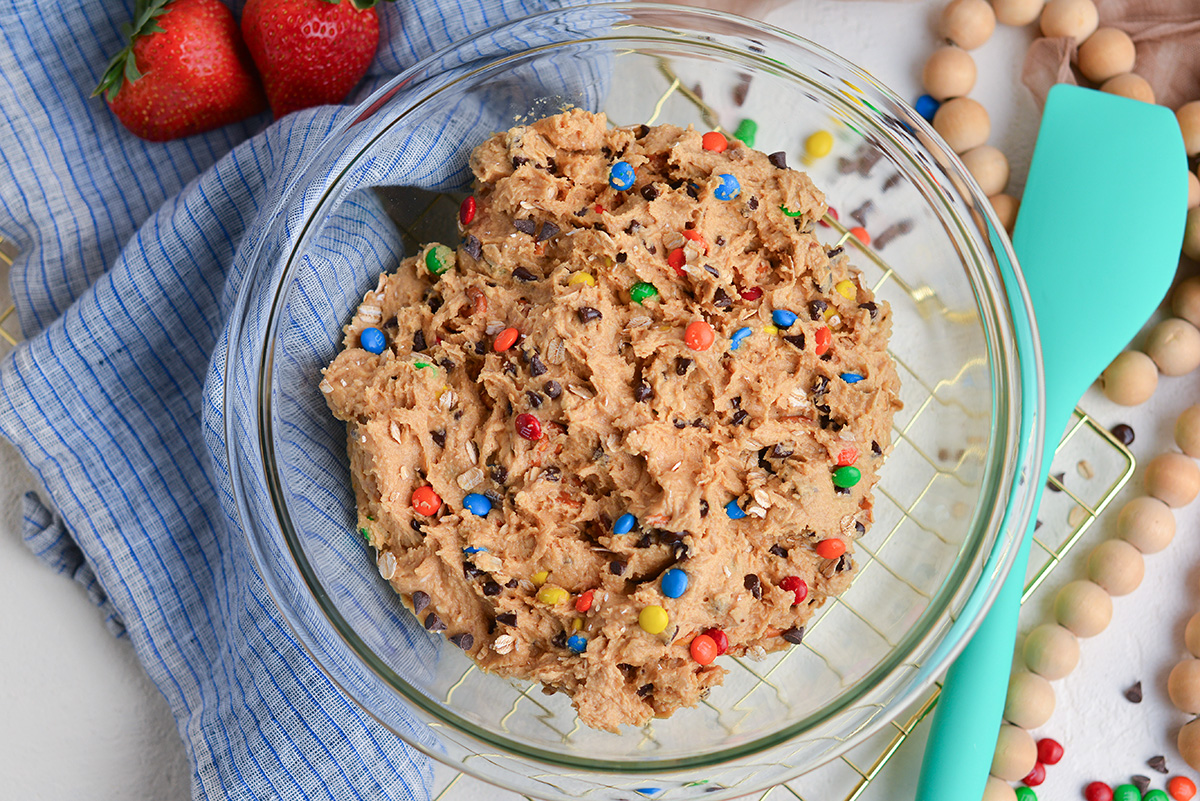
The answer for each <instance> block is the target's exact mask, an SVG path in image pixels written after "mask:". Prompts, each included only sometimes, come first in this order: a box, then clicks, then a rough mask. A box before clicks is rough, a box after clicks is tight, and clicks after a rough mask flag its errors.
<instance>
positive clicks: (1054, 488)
mask: <svg viewBox="0 0 1200 801" xmlns="http://www.w3.org/2000/svg"><path fill="white" fill-rule="evenodd" d="M1066 477H1067V474H1066V473H1055V474H1054V475H1053V476H1051V478H1053V479H1054V480H1055V481H1057V482H1058V484H1057V485H1055V484H1054V483H1053V482H1050V481H1047V482H1046V489H1048V490H1050V491H1051V492H1062V484H1063V479H1065V478H1066Z"/></svg>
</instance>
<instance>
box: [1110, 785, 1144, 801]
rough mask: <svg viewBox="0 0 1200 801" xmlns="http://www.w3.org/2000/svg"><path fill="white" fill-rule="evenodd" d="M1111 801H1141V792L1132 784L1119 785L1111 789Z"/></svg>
mask: <svg viewBox="0 0 1200 801" xmlns="http://www.w3.org/2000/svg"><path fill="white" fill-rule="evenodd" d="M1113 801H1142V791H1141V790H1139V789H1138V788H1137V787H1135V786H1134V785H1132V784H1119V785H1117V786H1116V787H1114V788H1113Z"/></svg>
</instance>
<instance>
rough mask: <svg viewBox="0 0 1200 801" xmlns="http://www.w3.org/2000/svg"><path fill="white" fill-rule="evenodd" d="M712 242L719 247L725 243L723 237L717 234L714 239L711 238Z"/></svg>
mask: <svg viewBox="0 0 1200 801" xmlns="http://www.w3.org/2000/svg"><path fill="white" fill-rule="evenodd" d="M713 243H714V244H716V246H717V247H720V246H721V245H724V244H725V237H723V236H718V237H717V238H716V239H714V240H713Z"/></svg>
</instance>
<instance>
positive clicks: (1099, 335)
mask: <svg viewBox="0 0 1200 801" xmlns="http://www.w3.org/2000/svg"><path fill="white" fill-rule="evenodd" d="M1186 172H1187V158H1186V156H1185V154H1184V150H1183V138H1182V136H1181V134H1180V132H1179V125H1178V124H1177V123H1176V121H1175V116H1174V115H1173V114H1172V113H1171V112H1170V111H1169V110H1168V109H1165V108H1162V107H1161V106H1151V105H1148V104H1146V103H1139V102H1137V101H1134V100H1127V99H1125V98H1122V97H1116V96H1114V95H1109V94H1103V93H1101V92H1096V91H1093V90H1091V89H1081V88H1079V87H1075V86H1065V85H1060V86H1056V87H1054V88H1053V89H1052V90H1051V91H1050V95H1049V97H1048V98H1047V100H1046V109H1045V111H1044V112H1043V114H1042V126H1041V130H1040V131H1039V133H1038V139H1037V145H1036V147H1035V149H1034V153H1033V162H1032V164H1031V165H1030V169H1029V180H1028V182H1027V183H1026V186H1025V196H1024V198H1023V199H1022V201H1021V210H1020V213H1019V214H1018V216H1017V224H1016V229H1015V230H1014V232H1013V250H1014V251H1015V252H1016V255H1017V261H1018V262H1019V264H1020V267H1021V271H1022V272H1023V273H1024V276H1025V281H1026V283H1027V285H1028V288H1029V295H1030V299H1031V301H1032V303H1033V310H1034V316H1035V318H1036V320H1037V328H1038V334H1039V338H1040V341H1041V346H1042V355H1043V360H1044V365H1045V391H1046V403H1045V409H1044V412H1045V421H1046V428H1045V430H1046V454H1045V457H1044V458H1043V460H1042V471H1041V475H1040V476H1038V477H1037V484H1036V487H1037V489H1036V493H1037V498H1036V499H1035V508H1036V504H1037V502H1040V498H1041V491H1042V488H1043V487H1044V486H1045V484H1046V476H1047V475H1048V474H1049V471H1050V462H1051V459H1052V457H1053V455H1054V447H1055V446H1056V445H1057V444H1058V439H1059V437H1060V436H1061V434H1062V432H1063V431H1064V429H1065V428H1066V426H1067V422H1068V421H1069V419H1070V415H1071V411H1072V410H1073V409H1074V408H1075V405H1076V403H1077V402H1078V400H1079V397H1080V396H1081V395H1083V393H1084V392H1085V391H1086V390H1087V388H1088V385H1090V384H1091V383H1092V381H1094V380H1095V378H1096V376H1097V375H1099V374H1100V372H1101V371H1103V370H1104V368H1105V367H1106V366H1108V363H1109V362H1110V361H1112V359H1113V357H1115V356H1116V355H1117V354H1118V353H1120V352H1121V349H1122V348H1123V347H1125V345H1126V344H1128V342H1129V340H1130V339H1131V338H1132V337H1133V335H1134V334H1135V333H1137V331H1138V329H1139V328H1140V327H1141V325H1142V323H1143V322H1145V320H1146V319H1147V318H1148V317H1149V316H1150V314H1151V313H1152V312H1153V311H1154V309H1155V307H1156V306H1157V305H1158V303H1159V301H1161V300H1162V297H1163V295H1164V294H1166V291H1167V288H1168V287H1169V286H1170V284H1171V279H1172V277H1173V276H1174V274H1175V267H1176V265H1177V264H1178V262H1179V247H1180V243H1181V241H1182V239H1183V222H1184V217H1185V214H1186V207H1187V202H1186V201H1187V180H1186V179H1187V176H1186ZM1032 536H1033V525H1032V521H1031V525H1030V527H1029V530H1028V531H1026V532H1025V536H1024V538H1023V542H1022V544H1021V546H1020V549H1019V551H1018V553H1017V559H1016V562H1015V564H1014V565H1013V568H1012V572H1011V573H1009V575H1008V578H1007V579H1006V580H1005V582H1004V584H1003V586H1002V588H1001V590H1000V594H999V595H998V596H997V597H996V601H995V603H994V604H993V606H992V608H991V610H990V611H989V612H988V614H987V617H986V618H984V621H983V623H982V625H981V626H980V627H979V629H978V631H977V632H976V633H975V635H974V637H973V638H972V639H971V642H970V643H969V644H968V645H967V647H966V648H965V649H964V650H963V652H962V654H961V655H960V656H959V657H958V660H957V661H956V662H955V663H954V665H953V666H952V667H951V668H950V671H949V672H948V673H947V674H946V680H945V684H944V686H943V687H942V694H941V697H940V699H939V700H938V705H937V708H936V711H935V713H934V716H933V724H932V729H931V731H930V735H929V743H928V745H927V746H926V750H925V761H924V763H923V764H922V766H921V777H920V780H919V782H918V787H917V800H918V801H976V799H978V798H979V797H980V796H981V795H982V794H983V787H984V783H985V782H986V781H987V776H988V772H989V769H990V768H991V764H992V752H993V750H994V749H995V747H996V734H997V732H998V731H999V727H1000V718H1001V715H1002V714H1003V711H1004V699H1005V695H1006V693H1007V689H1008V675H1009V670H1010V667H1011V664H1012V653H1013V643H1014V640H1015V639H1016V634H1017V613H1018V612H1019V610H1020V602H1021V593H1022V589H1023V587H1024V585H1025V569H1026V563H1027V561H1028V559H1029V544H1030V541H1031V539H1032Z"/></svg>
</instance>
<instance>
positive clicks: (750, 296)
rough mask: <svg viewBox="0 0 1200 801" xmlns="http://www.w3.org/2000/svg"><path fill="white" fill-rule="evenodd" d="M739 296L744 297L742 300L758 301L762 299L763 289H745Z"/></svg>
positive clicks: (756, 287)
mask: <svg viewBox="0 0 1200 801" xmlns="http://www.w3.org/2000/svg"><path fill="white" fill-rule="evenodd" d="M738 294H739V295H741V296H742V300H758V299H759V298H761V297H762V287H761V286H752V287H750V288H749V289H743V290H742V291H741V292H739V293H738Z"/></svg>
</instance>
